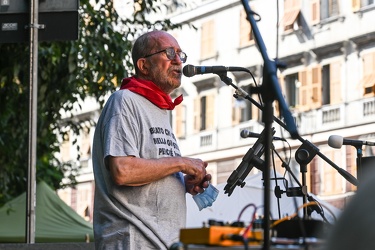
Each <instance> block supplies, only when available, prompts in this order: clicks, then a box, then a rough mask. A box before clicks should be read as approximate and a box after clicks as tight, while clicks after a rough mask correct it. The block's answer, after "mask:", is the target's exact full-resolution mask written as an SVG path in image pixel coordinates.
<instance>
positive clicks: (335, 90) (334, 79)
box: [329, 62, 341, 104]
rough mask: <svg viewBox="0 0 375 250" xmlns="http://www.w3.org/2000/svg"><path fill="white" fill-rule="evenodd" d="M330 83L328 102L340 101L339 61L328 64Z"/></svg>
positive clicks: (335, 102)
mask: <svg viewBox="0 0 375 250" xmlns="http://www.w3.org/2000/svg"><path fill="white" fill-rule="evenodd" d="M329 71H330V72H329V76H330V79H329V83H330V101H331V103H330V104H337V103H340V102H341V64H340V62H335V63H331V64H330V66H329Z"/></svg>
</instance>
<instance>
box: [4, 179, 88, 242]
mask: <svg viewBox="0 0 375 250" xmlns="http://www.w3.org/2000/svg"><path fill="white" fill-rule="evenodd" d="M25 228H26V192H25V193H23V194H22V195H20V196H18V197H17V198H15V199H13V200H11V201H10V202H8V203H6V204H5V205H4V206H3V207H1V208H0V243H25V242H26V229H25ZM87 241H90V242H91V241H94V235H93V228H92V224H91V223H90V222H88V221H86V220H85V219H84V218H82V217H81V216H80V215H79V214H77V213H76V212H75V211H74V210H73V209H72V208H71V207H69V206H68V205H67V204H66V203H65V202H64V201H62V200H61V199H60V197H59V196H58V195H57V194H56V193H55V192H54V191H53V190H52V189H51V188H50V187H49V186H48V185H47V184H46V183H45V182H43V181H42V182H40V183H38V184H37V187H36V207H35V242H36V243H43V242H87Z"/></svg>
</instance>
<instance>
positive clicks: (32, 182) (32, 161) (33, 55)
mask: <svg viewBox="0 0 375 250" xmlns="http://www.w3.org/2000/svg"><path fill="white" fill-rule="evenodd" d="M38 9H39V1H38V0H31V1H30V24H29V27H28V28H29V29H30V76H29V77H30V79H29V80H30V83H29V151H28V157H29V158H28V175H27V192H26V193H27V202H26V243H35V206H36V120H37V98H38V19H39V15H38V12H39V10H38Z"/></svg>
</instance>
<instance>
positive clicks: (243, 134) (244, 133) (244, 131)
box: [240, 129, 249, 138]
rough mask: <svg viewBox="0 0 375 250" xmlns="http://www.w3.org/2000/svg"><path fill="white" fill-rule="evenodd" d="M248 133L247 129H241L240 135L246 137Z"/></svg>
mask: <svg viewBox="0 0 375 250" xmlns="http://www.w3.org/2000/svg"><path fill="white" fill-rule="evenodd" d="M248 135H249V133H248V131H247V130H246V129H244V130H242V131H241V133H240V136H241V137H242V138H247V137H248Z"/></svg>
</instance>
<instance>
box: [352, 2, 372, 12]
mask: <svg viewBox="0 0 375 250" xmlns="http://www.w3.org/2000/svg"><path fill="white" fill-rule="evenodd" d="M374 3H375V0H352V9H353V11H358V10H359V9H361V8H364V7H366V6H369V5H372V4H374Z"/></svg>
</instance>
